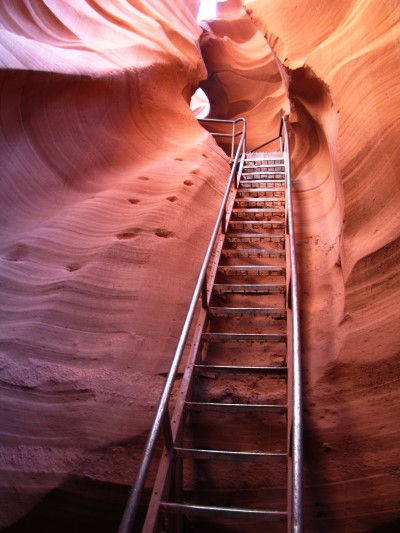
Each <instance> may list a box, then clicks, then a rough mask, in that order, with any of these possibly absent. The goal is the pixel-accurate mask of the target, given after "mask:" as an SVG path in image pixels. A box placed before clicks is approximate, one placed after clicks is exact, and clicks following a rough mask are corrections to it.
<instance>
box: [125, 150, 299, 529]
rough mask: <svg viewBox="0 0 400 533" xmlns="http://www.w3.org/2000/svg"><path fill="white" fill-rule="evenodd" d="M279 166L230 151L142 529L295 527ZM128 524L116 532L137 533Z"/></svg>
mask: <svg viewBox="0 0 400 533" xmlns="http://www.w3.org/2000/svg"><path fill="white" fill-rule="evenodd" d="M287 165H288V158H287V156H286V154H285V153H283V152H282V151H279V152H256V153H247V154H244V153H243V155H242V156H241V159H240V165H239V170H238V178H237V180H238V181H237V187H235V188H233V190H232V191H231V193H230V195H229V197H228V198H227V202H226V206H225V208H224V212H223V222H222V231H221V234H220V236H219V238H218V239H217V240H216V244H215V246H214V251H213V256H212V259H211V261H210V262H209V264H208V268H207V276H206V278H208V283H207V282H206V283H205V284H203V286H202V288H203V290H202V303H203V305H202V308H201V310H200V312H199V314H198V317H197V322H196V327H195V331H194V333H193V342H192V346H191V348H190V351H189V353H188V356H187V361H186V368H185V371H184V374H183V378H182V381H181V384H180V389H179V390H178V391H177V393H176V401H175V408H174V410H173V412H172V410H171V411H170V412H168V411H167V414H166V415H165V420H164V423H163V425H164V430H165V427H167V429H166V430H165V442H166V446H165V448H164V452H163V454H162V458H161V461H160V464H159V468H158V473H157V476H156V480H155V483H154V486H153V490H152V495H151V499H150V503H149V505H148V509H147V515H146V519H145V522H144V525H143V528H142V529H141V531H142V532H143V533H155V532H157V533H185V532H207V533H211V532H216V533H219V532H232V533H236V532H237V533H242V532H243V531H248V532H250V533H253V532H254V533H257V532H261V531H263V532H264V531H269V532H271V533H275V532H277V533H278V532H287V531H290V532H298V533H300V532H301V531H302V518H301V516H294V515H296V508H297V511H298V512H300V515H301V509H300V507H301V505H302V501H301V496H299V495H298V494H297V493H295V494H294V492H293V489H294V486H296V484H298V482H299V479H298V478H299V475H300V474H299V472H300V470H299V468H298V466H299V465H298V464H295V465H294V461H295V459H294V457H293V429H294V430H295V432H296V431H298V427H297V426H298V421H295V422H294V412H295V411H296V406H294V405H293V391H292V389H293V368H294V366H293V347H292V345H293V343H292V337H293V321H292V318H293V317H292V309H291V303H290V302H289V301H288V296H289V295H291V292H292V289H293V286H292V284H293V280H292V279H291V275H290V272H291V263H292V262H293V257H292V255H293V250H292V248H293V244H292V246H291V245H290V241H289V239H288V219H287V213H288V211H287V201H288V191H287V187H286V184H287V175H288V169H287ZM289 201H290V200H289ZM288 313H289V315H290V321H289V323H288ZM288 336H290V338H291V339H290V342H289V343H288ZM288 362H289V365H288ZM296 424H297V426H296ZM295 439H296V442H297V440H298V435H297V436H295ZM297 451H299V450H297ZM293 466H295V472H294V471H293ZM296 469H297V470H296ZM297 488H298V487H297ZM295 492H296V491H295ZM293 494H294V496H293ZM293 500H296V501H295V502H293ZM125 522H126V523H128V522H127V520H125ZM132 523H133V522H132V520H131V521H130V526H129V527H127V526H123V527H121V529H120V532H121V533H123V532H126V531H139V529H132V527H131V526H132Z"/></svg>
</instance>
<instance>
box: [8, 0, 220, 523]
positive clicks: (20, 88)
mask: <svg viewBox="0 0 400 533" xmlns="http://www.w3.org/2000/svg"><path fill="white" fill-rule="evenodd" d="M195 4H196V2H187V1H181V2H174V3H171V5H168V4H167V3H164V2H157V1H143V2H134V3H133V2H128V1H124V0H121V1H118V2H92V1H87V2H86V1H84V0H78V1H76V2H72V3H70V2H64V1H51V2H38V3H36V2H30V1H28V0H26V1H21V2H13V1H9V2H2V4H1V6H0V20H1V32H0V57H1V65H2V71H1V88H0V91H1V110H0V113H1V142H0V149H1V160H2V168H1V192H0V199H1V208H0V217H1V223H0V228H1V230H0V232H1V251H0V284H1V309H0V313H1V329H0V360H1V364H0V369H1V370H0V380H1V400H0V401H1V404H2V405H1V413H2V414H1V419H2V422H1V430H0V431H1V438H0V441H1V445H0V463H1V466H0V469H1V475H0V479H1V481H0V492H1V501H2V504H1V506H0V524H1V526H2V527H5V526H11V525H12V524H14V526H13V528H12V529H13V530H14V529H15V530H23V529H24V528H26V529H27V530H29V531H33V530H34V531H56V530H57V531H78V530H79V531H99V528H100V530H103V531H112V530H115V529H116V526H117V524H118V520H119V519H120V516H121V512H122V507H123V505H124V502H125V498H126V496H127V493H128V490H129V486H130V484H131V483H132V481H133V479H134V476H135V471H136V469H137V464H138V461H139V457H140V454H141V452H142V449H143V444H144V437H145V434H146V431H147V430H148V428H149V425H150V423H151V420H152V417H153V412H154V406H155V404H156V403H157V401H158V397H159V394H160V390H161V387H162V384H163V382H164V376H165V372H167V371H168V368H169V364H170V360H171V357H172V354H173V352H174V349H175V344H176V339H177V336H178V335H179V332H180V328H181V326H182V322H183V317H184V314H185V312H186V309H187V306H188V302H189V300H190V297H191V293H192V291H193V287H194V280H195V279H196V276H197V272H198V269H199V265H200V263H201V261H202V258H203V255H204V251H205V247H206V245H207V243H208V240H209V237H210V233H211V230H212V226H213V224H214V220H215V217H216V213H217V209H218V208H219V203H220V200H221V195H222V191H223V187H224V183H225V181H226V176H227V174H228V173H229V165H228V162H227V158H226V156H225V155H224V154H223V152H222V151H221V150H220V149H219V148H218V147H217V146H216V144H215V143H214V141H213V139H212V138H211V137H210V136H209V135H208V133H206V132H205V131H204V130H203V129H202V128H201V127H200V126H199V125H198V123H197V121H196V119H195V117H194V115H193V113H192V112H191V110H190V107H189V104H188V102H189V101H190V96H191V94H192V93H193V91H194V89H195V88H196V87H197V86H198V84H199V81H200V79H202V78H204V77H205V76H206V71H205V68H204V65H203V62H202V59H201V55H200V51H199V47H198V44H197V40H198V36H199V34H200V33H201V30H200V28H199V27H198V25H197V23H196V20H195V16H196V5H195Z"/></svg>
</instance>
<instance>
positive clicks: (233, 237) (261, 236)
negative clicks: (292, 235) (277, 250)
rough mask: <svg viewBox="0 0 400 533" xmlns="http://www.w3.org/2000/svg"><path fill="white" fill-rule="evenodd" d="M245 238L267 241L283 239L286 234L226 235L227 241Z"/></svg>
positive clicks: (238, 240)
mask: <svg viewBox="0 0 400 533" xmlns="http://www.w3.org/2000/svg"><path fill="white" fill-rule="evenodd" d="M243 239H246V240H247V239H264V240H266V241H283V240H284V239H285V236H284V235H283V234H282V233H229V234H228V235H227V236H226V240H227V242H241V241H243Z"/></svg>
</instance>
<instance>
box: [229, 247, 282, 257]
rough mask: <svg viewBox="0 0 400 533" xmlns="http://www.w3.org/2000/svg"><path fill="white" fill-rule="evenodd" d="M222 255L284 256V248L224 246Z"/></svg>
mask: <svg viewBox="0 0 400 533" xmlns="http://www.w3.org/2000/svg"><path fill="white" fill-rule="evenodd" d="M222 255H224V256H225V257H242V256H244V257H251V256H256V257H284V256H285V251H284V250H269V249H264V248H241V249H239V248H234V249H229V248H224V249H223V250H222Z"/></svg>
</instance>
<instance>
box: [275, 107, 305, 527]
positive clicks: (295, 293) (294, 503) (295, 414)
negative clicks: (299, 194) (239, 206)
mask: <svg viewBox="0 0 400 533" xmlns="http://www.w3.org/2000/svg"><path fill="white" fill-rule="evenodd" d="M279 134H280V137H281V147H282V152H283V154H284V161H285V169H286V189H287V201H286V212H287V233H288V239H289V253H290V289H289V290H290V307H291V311H292V330H291V331H292V335H291V351H290V353H291V365H292V387H291V391H292V395H291V398H290V403H291V413H292V418H291V430H290V442H291V450H290V452H291V470H290V476H291V479H290V524H289V531H290V532H291V533H302V531H303V489H302V487H303V438H302V435H303V422H302V410H301V398H302V384H301V344H300V306H299V285H298V278H297V259H296V243H295V236H294V221H293V204H292V183H291V182H292V179H291V165H290V144H289V135H288V130H287V124H286V119H285V117H284V116H283V117H282V119H281V125H280V130H279Z"/></svg>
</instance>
